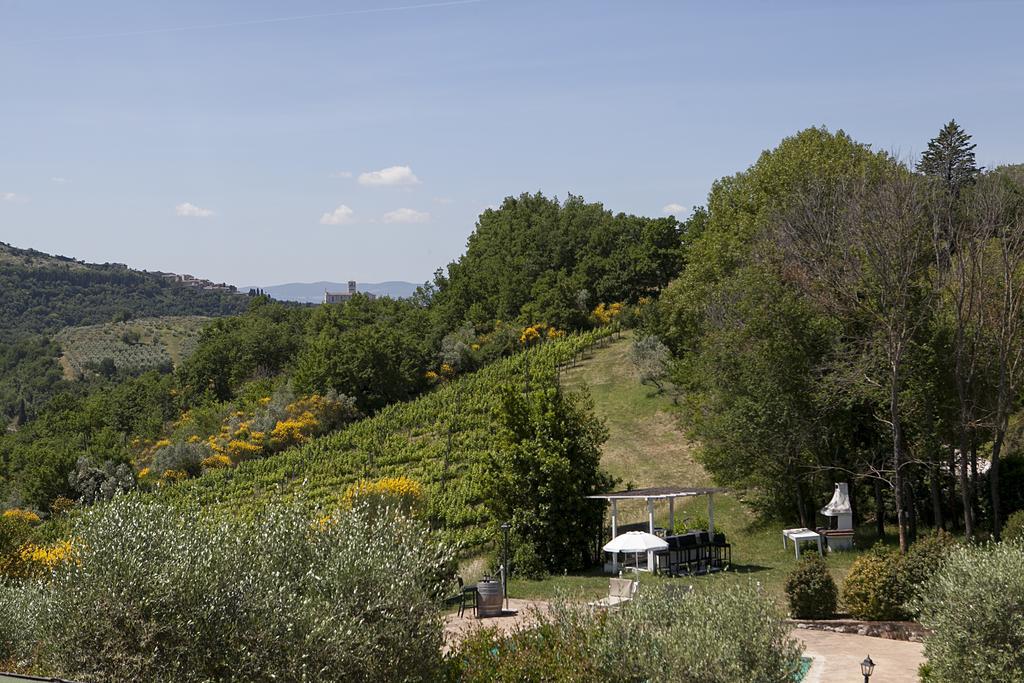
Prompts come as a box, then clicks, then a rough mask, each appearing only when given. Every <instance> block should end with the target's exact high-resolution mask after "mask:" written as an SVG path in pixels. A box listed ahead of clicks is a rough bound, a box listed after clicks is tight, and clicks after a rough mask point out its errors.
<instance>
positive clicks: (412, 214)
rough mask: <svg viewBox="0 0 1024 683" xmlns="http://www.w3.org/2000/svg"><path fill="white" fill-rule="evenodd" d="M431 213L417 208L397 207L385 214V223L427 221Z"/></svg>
mask: <svg viewBox="0 0 1024 683" xmlns="http://www.w3.org/2000/svg"><path fill="white" fill-rule="evenodd" d="M429 220H430V214H429V213H427V212H426V211H417V210H416V209H395V210H394V211H388V212H387V213H386V214H384V222H385V223H426V222H427V221H429Z"/></svg>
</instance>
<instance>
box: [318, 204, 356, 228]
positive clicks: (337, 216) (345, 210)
mask: <svg viewBox="0 0 1024 683" xmlns="http://www.w3.org/2000/svg"><path fill="white" fill-rule="evenodd" d="M354 214H355V211H353V210H352V209H350V208H349V207H347V206H345V205H344V204H341V205H340V206H338V208H336V209H335V210H334V211H331V212H330V213H325V214H324V215H322V216H320V224H321V225H345V224H346V223H351V222H352V216H353V215H354Z"/></svg>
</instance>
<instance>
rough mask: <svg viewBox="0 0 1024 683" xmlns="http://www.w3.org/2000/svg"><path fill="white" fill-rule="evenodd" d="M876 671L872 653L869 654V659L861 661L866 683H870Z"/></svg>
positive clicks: (861, 669)
mask: <svg viewBox="0 0 1024 683" xmlns="http://www.w3.org/2000/svg"><path fill="white" fill-rule="evenodd" d="M874 671H875V663H874V662H872V661H871V655H868V657H867V659H865V660H864V661H863V662H861V663H860V672H861V673H862V674H864V683H868V679H869V678H871V674H872V673H874Z"/></svg>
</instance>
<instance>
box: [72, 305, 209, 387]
mask: <svg viewBox="0 0 1024 683" xmlns="http://www.w3.org/2000/svg"><path fill="white" fill-rule="evenodd" d="M209 321H210V318H207V317H205V316H164V317H160V318H139V319H138V320H130V321H128V322H112V323H101V324H98V325H83V326H81V327H68V328H65V329H63V330H61V331H60V332H59V333H57V335H56V336H55V337H54V339H55V340H56V341H57V342H58V343H59V344H60V346H61V349H62V350H63V355H62V356H61V359H60V362H61V367H62V368H63V369H64V377H65V379H77V378H78V377H79V376H81V374H82V372H83V370H84V368H85V366H86V365H87V364H88V363H99V362H100V361H102V360H103V359H104V358H111V359H113V360H114V363H115V364H116V365H117V367H118V369H141V368H152V367H157V366H159V365H160V364H161V363H163V362H165V361H170V362H171V363H172V364H174V365H175V366H177V365H178V364H179V363H180V362H181V361H182V360H184V359H185V358H187V357H188V356H189V355H190V354H191V353H192V351H193V350H195V347H196V344H198V342H199V333H200V332H201V331H202V329H203V327H205V326H206V324H207V323H208V322H209ZM126 332H134V333H136V334H138V342H137V343H132V344H128V343H126V342H125V341H124V339H123V336H124V334H125V333H126Z"/></svg>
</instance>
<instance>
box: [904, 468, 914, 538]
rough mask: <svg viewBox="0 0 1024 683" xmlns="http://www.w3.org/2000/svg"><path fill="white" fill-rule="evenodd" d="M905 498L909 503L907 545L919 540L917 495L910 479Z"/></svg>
mask: <svg viewBox="0 0 1024 683" xmlns="http://www.w3.org/2000/svg"><path fill="white" fill-rule="evenodd" d="M903 500H904V501H906V504H907V524H908V529H909V532H908V536H909V538H908V539H907V545H910V544H911V543H913V542H914V541H916V540H917V497H916V496H915V495H914V487H913V485H912V484H911V482H909V481H908V482H907V486H906V492H905V494H904V498H903Z"/></svg>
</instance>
